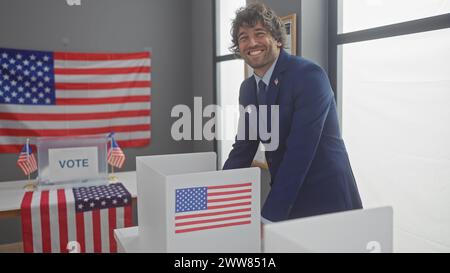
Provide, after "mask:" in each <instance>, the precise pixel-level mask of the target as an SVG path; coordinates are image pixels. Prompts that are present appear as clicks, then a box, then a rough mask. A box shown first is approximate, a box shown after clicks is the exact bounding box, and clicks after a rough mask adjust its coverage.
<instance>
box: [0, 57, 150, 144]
mask: <svg viewBox="0 0 450 273" xmlns="http://www.w3.org/2000/svg"><path fill="white" fill-rule="evenodd" d="M0 51H1V49H0ZM3 52H7V53H9V51H6V49H5V50H3ZM23 52H25V53H23V54H22V55H23V56H25V55H26V54H27V53H26V51H23ZM34 52H37V51H34ZM41 53H42V52H41ZM28 54H30V53H28ZM48 54H49V56H50V59H51V60H53V67H52V69H53V74H52V75H54V92H55V99H54V103H53V104H51V105H45V104H44V105H32V104H26V103H25V104H18V103H10V104H8V103H2V104H0V152H18V151H19V150H20V148H21V146H22V144H23V143H24V142H25V139H26V138H29V137H39V136H78V135H98V134H101V135H105V134H107V133H109V132H112V131H114V132H116V135H115V137H116V140H117V141H118V143H119V144H120V145H121V147H122V148H126V147H137V146H145V145H148V144H149V143H150V139H151V118H150V117H151V91H150V90H151V85H152V84H151V70H152V69H151V53H150V52H136V53H69V52H48ZM9 55H11V54H9ZM44 55H45V54H44ZM5 56H7V54H5ZM22 59H23V57H22ZM14 69H16V70H17V66H16V67H15V68H14ZM22 70H23V68H22ZM16 72H17V71H15V72H14V73H16ZM9 73H12V72H11V71H9ZM8 75H9V76H10V74H8ZM24 78H26V77H25V76H24ZM9 81H11V77H9ZM22 81H25V79H23V80H22ZM14 82H15V84H16V85H17V84H18V82H17V81H14ZM25 91H26V90H25ZM29 92H30V93H31V94H34V93H33V92H32V91H29ZM49 92H50V91H49ZM52 92H53V91H52ZM15 94H18V92H15Z"/></svg>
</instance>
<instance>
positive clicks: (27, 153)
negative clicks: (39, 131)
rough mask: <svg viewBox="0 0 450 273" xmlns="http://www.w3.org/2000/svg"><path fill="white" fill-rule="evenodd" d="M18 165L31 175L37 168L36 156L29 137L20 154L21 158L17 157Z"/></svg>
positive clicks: (26, 173)
mask: <svg viewBox="0 0 450 273" xmlns="http://www.w3.org/2000/svg"><path fill="white" fill-rule="evenodd" d="M17 165H18V166H19V167H20V169H21V170H22V171H23V172H24V174H25V175H29V174H31V173H32V172H34V171H36V170H37V162H36V157H35V156H34V154H33V151H32V150H31V147H30V144H29V140H28V139H27V143H26V144H25V145H23V148H22V151H21V152H20V154H19V158H18V159H17Z"/></svg>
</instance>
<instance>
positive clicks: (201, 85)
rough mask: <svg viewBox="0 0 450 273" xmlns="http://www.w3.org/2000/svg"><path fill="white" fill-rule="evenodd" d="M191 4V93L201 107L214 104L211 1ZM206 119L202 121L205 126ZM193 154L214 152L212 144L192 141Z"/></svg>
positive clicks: (200, 0)
mask: <svg viewBox="0 0 450 273" xmlns="http://www.w3.org/2000/svg"><path fill="white" fill-rule="evenodd" d="M191 2H192V29H191V32H192V91H193V95H194V96H195V97H202V99H203V107H205V106H206V105H209V104H212V103H214V100H213V98H214V83H213V59H212V58H213V44H212V41H213V24H212V22H213V13H212V1H211V0H191ZM208 120H209V118H208V119H203V124H205V123H206V122H207V121H208ZM193 145H194V152H209V151H214V142H213V141H206V140H201V141H200V140H195V141H193Z"/></svg>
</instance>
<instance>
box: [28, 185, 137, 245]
mask: <svg viewBox="0 0 450 273" xmlns="http://www.w3.org/2000/svg"><path fill="white" fill-rule="evenodd" d="M131 205H132V200H131V194H130V193H129V192H128V191H127V189H126V188H125V187H124V186H123V184H122V183H114V184H109V185H102V186H91V187H79V188H73V189H72V188H70V189H58V190H43V191H36V192H32V191H30V192H26V193H25V195H24V197H23V199H22V204H21V217H22V234H23V236H22V237H23V246H24V252H35V253H41V252H44V253H50V252H53V253H55V252H56V253H64V252H68V250H67V247H68V243H69V242H78V243H79V246H80V249H79V250H80V252H88V253H89V252H96V253H106V252H117V245H116V241H115V239H114V233H113V232H114V229H116V228H123V227H129V226H131V225H132V206H131Z"/></svg>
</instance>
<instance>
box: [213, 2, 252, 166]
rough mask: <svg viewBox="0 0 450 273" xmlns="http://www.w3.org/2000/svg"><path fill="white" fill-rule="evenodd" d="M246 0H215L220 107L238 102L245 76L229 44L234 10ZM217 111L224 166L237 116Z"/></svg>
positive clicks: (218, 146)
mask: <svg viewBox="0 0 450 273" xmlns="http://www.w3.org/2000/svg"><path fill="white" fill-rule="evenodd" d="M245 4H246V1H245V0H226V1H225V0H215V5H216V8H215V17H216V20H215V22H216V38H215V39H216V57H215V62H216V63H215V66H216V98H217V101H216V103H217V104H218V105H219V106H220V107H221V108H222V110H225V109H227V108H228V107H229V108H230V109H231V108H232V107H236V106H238V104H239V101H238V100H239V87H240V84H241V82H242V81H243V80H244V61H243V60H241V59H237V58H236V57H235V56H234V54H232V52H231V51H230V50H229V47H230V46H231V34H230V30H231V21H232V19H233V18H234V16H235V11H236V10H237V9H238V8H240V7H243V6H245ZM223 113H224V112H222V114H220V113H219V114H218V120H217V126H218V130H217V131H218V135H219V140H218V141H217V144H218V145H217V153H218V161H219V162H218V165H219V168H220V167H222V166H223V164H224V163H225V160H226V159H227V158H228V154H229V153H230V151H231V147H232V144H233V143H234V139H233V138H234V136H235V135H236V133H237V121H238V119H239V116H238V115H237V114H236V115H224V114H223Z"/></svg>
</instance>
